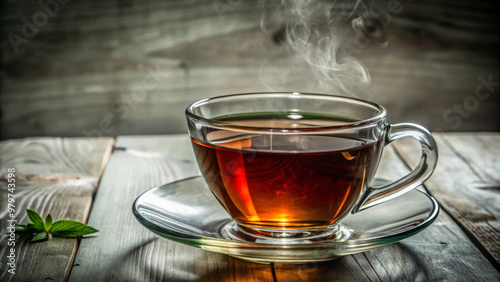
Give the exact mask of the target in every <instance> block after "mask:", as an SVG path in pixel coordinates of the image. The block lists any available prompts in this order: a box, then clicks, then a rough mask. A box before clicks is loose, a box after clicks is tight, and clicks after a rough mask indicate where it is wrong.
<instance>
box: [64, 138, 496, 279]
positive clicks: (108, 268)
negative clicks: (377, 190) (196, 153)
mask: <svg viewBox="0 0 500 282" xmlns="http://www.w3.org/2000/svg"><path fill="white" fill-rule="evenodd" d="M406 171H407V168H406V166H405V165H404V163H403V162H402V161H401V160H400V159H399V157H398V156H397V155H396V154H395V152H394V149H393V148H392V147H389V148H388V150H387V151H386V153H384V161H383V162H382V165H381V172H380V173H379V176H381V177H384V178H386V179H394V178H395V177H396V176H398V175H401V176H402V175H403V173H405V172H406ZM198 173H199V172H198V169H197V167H196V164H195V162H194V159H193V155H192V152H191V145H190V142H189V138H188V137H187V136H186V135H177V136H142V137H132V136H129V137H119V138H118V140H117V144H116V149H115V151H114V153H113V154H112V157H111V158H110V162H109V164H108V167H107V168H106V172H105V174H104V176H103V179H102V181H101V186H100V188H99V190H98V192H97V195H96V200H95V204H94V206H93V209H92V212H91V215H90V218H89V224H90V225H92V226H94V227H96V228H98V229H99V230H101V231H100V235H101V236H100V237H99V240H84V241H82V242H81V244H80V249H79V251H78V254H77V256H76V259H75V266H74V268H73V270H72V272H71V276H70V280H71V281H88V280H96V279H97V280H99V279H104V280H111V281H114V280H116V281H121V280H130V281H139V280H140V281H153V280H155V281H158V280H160V281H178V280H181V281H186V280H203V281H246V280H258V281H273V270H274V276H275V277H276V280H278V281H315V280H316V281H318V280H319V281H324V280H328V281H346V280H349V281H379V280H381V281H425V280H427V281H428V280H450V281H455V280H477V279H479V280H481V279H483V280H495V279H498V278H500V276H499V274H498V272H497V271H496V270H495V269H494V268H493V266H492V265H491V264H490V263H489V262H488V261H487V260H486V259H485V258H484V257H483V256H482V255H481V253H480V252H479V251H478V250H477V249H476V247H475V246H474V245H473V244H472V243H471V242H470V240H469V239H468V238H467V236H466V235H465V234H464V233H463V232H462V231H461V230H460V228H459V227H458V226H457V225H456V224H455V223H454V222H453V221H452V220H451V219H450V218H449V216H448V215H447V214H446V212H442V213H441V214H440V216H439V217H438V219H437V221H436V222H435V223H434V224H433V225H432V226H431V227H429V228H428V229H426V230H425V231H423V232H421V233H420V234H418V235H416V236H414V237H411V238H409V239H407V240H404V241H402V242H399V243H396V244H393V245H389V246H385V247H382V248H378V249H374V250H372V251H369V252H365V253H362V254H356V255H352V256H346V257H343V258H340V259H338V260H334V261H329V262H322V263H309V264H303V265H261V264H254V263H249V262H245V261H241V260H238V259H233V258H230V257H228V256H225V255H220V254H214V253H210V252H207V251H203V250H201V249H197V248H193V247H189V246H185V245H182V244H179V243H174V242H171V241H168V240H166V239H162V238H158V237H157V236H155V235H153V234H152V233H151V232H149V231H147V230H146V229H145V228H144V227H142V226H141V225H140V224H139V223H138V222H137V221H136V220H135V218H134V217H133V215H132V212H131V211H130V208H131V206H132V203H133V201H134V200H135V198H136V197H137V196H139V195H140V194H141V193H142V192H144V191H146V190H148V189H149V188H151V187H153V186H155V185H159V184H163V183H166V182H170V181H174V180H177V179H179V178H184V177H188V176H192V175H197V174H198Z"/></svg>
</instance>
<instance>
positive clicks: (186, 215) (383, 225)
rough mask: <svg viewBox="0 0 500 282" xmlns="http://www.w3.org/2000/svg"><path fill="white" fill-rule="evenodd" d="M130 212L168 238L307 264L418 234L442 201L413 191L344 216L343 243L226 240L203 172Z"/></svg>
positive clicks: (152, 193) (148, 196)
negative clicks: (345, 238) (348, 232)
mask: <svg viewBox="0 0 500 282" xmlns="http://www.w3.org/2000/svg"><path fill="white" fill-rule="evenodd" d="M132 210H133V212H134V215H135V216H136V218H137V219H138V220H139V222H140V223H141V224H142V225H144V226H145V227H146V228H148V229H149V230H151V231H152V232H154V233H156V234H158V235H159V236H161V237H164V238H167V239H169V240H173V241H176V242H180V243H183V244H186V245H190V246H194V247H198V248H202V249H204V250H207V251H211V252H216V253H222V254H226V255H229V256H232V257H236V258H239V259H243V260H249V261H253V262H260V263H270V262H276V263H306V262H312V261H324V260H331V259H335V258H338V257H340V256H345V255H349V254H353V253H359V252H364V251H366V250H369V249H372V248H376V247H380V246H383V245H387V244H390V243H394V242H396V241H399V240H402V239H404V238H407V237H410V236H412V235H415V234H417V233H418V232H420V231H422V230H424V229H425V228H427V227H428V226H429V225H430V224H431V223H432V222H433V221H434V220H435V219H436V217H437V215H438V213H439V205H438V203H437V202H436V200H435V199H434V198H433V197H432V196H430V195H428V194H426V193H424V192H420V191H418V190H413V191H411V192H409V193H407V194H405V195H403V196H400V197H398V198H396V199H394V200H391V201H389V202H387V203H383V204H380V205H378V206H375V207H373V208H370V209H367V210H365V211H362V212H359V213H356V214H350V215H348V216H347V217H345V218H344V219H343V220H342V225H343V227H344V228H347V229H349V231H350V235H349V238H348V239H347V240H345V241H342V242H339V241H334V240H330V241H329V240H323V241H315V242H308V243H303V244H279V243H275V244H273V243H258V242H244V241H241V240H231V239H226V238H227V237H226V238H225V237H224V236H223V234H222V233H223V232H224V230H225V229H227V228H228V226H231V224H234V223H233V220H232V219H231V218H230V217H229V215H228V214H227V212H226V211H225V210H224V209H223V208H222V206H221V205H220V204H219V202H218V201H217V200H216V199H215V197H214V196H213V195H212V193H211V192H210V190H209V189H208V187H207V185H206V184H205V181H204V180H203V178H202V177H199V176H198V177H193V178H188V179H184V180H180V181H177V182H172V183H169V184H166V185H163V186H159V187H156V188H153V189H151V190H149V191H147V192H145V193H144V194H142V195H141V196H139V197H138V198H137V199H136V200H135V202H134V204H133V207H132Z"/></svg>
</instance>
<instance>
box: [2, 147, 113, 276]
mask: <svg viewBox="0 0 500 282" xmlns="http://www.w3.org/2000/svg"><path fill="white" fill-rule="evenodd" d="M87 142H89V143H87ZM82 144H83V145H82ZM88 144H91V146H90V147H89V146H86V145H88ZM112 144H113V139H111V138H102V139H84V138H70V139H68V138H29V139H24V140H8V141H2V142H0V160H1V162H0V163H1V173H0V192H1V194H0V201H1V203H2V207H5V208H2V210H1V211H0V227H1V229H2V230H6V228H7V219H8V213H7V209H6V207H7V205H6V203H7V197H8V196H7V195H8V192H7V182H6V174H7V173H6V172H7V169H8V168H12V167H13V168H15V169H16V172H15V176H16V189H15V191H14V193H13V194H14V195H15V199H16V202H15V210H16V218H15V219H16V220H17V224H25V223H27V222H29V221H28V218H27V216H26V212H25V210H26V209H33V210H35V211H37V212H39V213H40V215H42V217H44V218H45V216H46V215H47V214H48V213H50V214H51V215H52V217H53V218H54V220H60V219H69V220H77V221H81V222H85V221H86V220H87V217H88V214H89V212H90V207H91V204H92V197H93V195H94V192H95V190H96V189H97V185H98V183H99V178H100V176H101V173H102V171H103V169H104V167H105V164H106V161H107V158H108V156H109V155H110V154H111V148H112ZM92 237H93V236H89V238H84V239H83V240H93V239H94V238H92ZM7 239H8V237H7V235H6V233H5V232H2V235H1V237H0V254H1V262H2V263H1V267H0V280H2V281H10V280H12V281H41V280H56V281H62V280H64V279H67V277H68V275H69V272H70V270H71V268H72V265H73V259H74V257H75V254H76V251H77V248H78V240H77V239H65V238H53V239H51V240H49V241H46V242H41V243H27V242H24V241H22V242H21V241H19V240H17V241H16V245H15V250H16V257H17V265H16V274H15V275H12V274H11V273H8V272H7V268H6V266H7V261H6V256H7V254H8V252H9V249H10V247H8V246H7Z"/></svg>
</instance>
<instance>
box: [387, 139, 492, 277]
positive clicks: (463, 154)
mask: <svg viewBox="0 0 500 282" xmlns="http://www.w3.org/2000/svg"><path fill="white" fill-rule="evenodd" d="M434 136H435V139H436V141H437V143H438V148H439V162H438V166H437V168H436V171H435V172H434V174H433V175H432V177H431V178H430V179H429V181H428V182H427V188H428V189H429V191H430V192H431V193H432V194H433V195H434V196H435V197H436V198H437V199H438V201H439V202H440V203H441V205H442V206H443V208H444V209H445V210H446V211H447V212H448V213H449V214H450V215H451V216H452V217H453V219H454V220H456V221H457V222H458V223H459V224H460V225H461V226H462V228H464V230H465V231H466V232H467V234H468V235H469V236H471V237H472V238H473V239H474V241H475V242H476V243H477V245H478V247H479V248H480V249H481V250H482V251H483V252H484V253H485V255H486V256H487V257H488V258H489V259H490V260H491V261H492V263H493V264H494V265H496V267H497V268H500V231H499V230H500V207H499V205H498V203H500V195H499V194H498V188H499V187H500V175H499V173H498V172H499V171H500V154H499V152H500V134H499V133H474V134H472V133H435V134H434ZM396 148H397V150H398V152H399V153H400V155H401V156H402V157H403V159H404V160H405V161H406V162H407V163H408V164H409V165H412V164H414V163H415V162H416V160H415V159H414V157H415V155H414V154H412V153H411V152H412V151H413V149H412V145H411V144H410V143H409V142H408V141H404V140H402V142H400V143H398V144H397V145H396Z"/></svg>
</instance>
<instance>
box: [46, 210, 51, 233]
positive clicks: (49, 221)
mask: <svg viewBox="0 0 500 282" xmlns="http://www.w3.org/2000/svg"><path fill="white" fill-rule="evenodd" d="M50 228H52V216H51V215H50V213H49V214H48V215H47V217H46V218H45V232H49V233H50Z"/></svg>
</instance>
